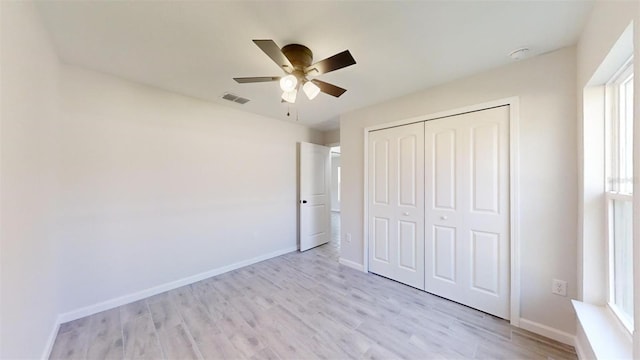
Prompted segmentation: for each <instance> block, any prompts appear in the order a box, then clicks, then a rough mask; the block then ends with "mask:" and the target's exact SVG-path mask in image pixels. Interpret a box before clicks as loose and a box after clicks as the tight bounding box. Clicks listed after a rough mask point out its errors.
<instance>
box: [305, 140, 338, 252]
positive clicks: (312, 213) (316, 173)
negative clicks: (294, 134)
mask: <svg viewBox="0 0 640 360" xmlns="http://www.w3.org/2000/svg"><path fill="white" fill-rule="evenodd" d="M330 182H331V161H330V155H329V148H328V147H326V146H321V145H316V144H310V143H305V142H302V143H300V207H299V219H300V226H299V229H300V235H299V238H300V246H299V248H300V251H305V250H309V249H311V248H313V247H316V246H318V245H322V244H325V243H327V242H329V239H330V238H331V236H330V235H331V234H330V231H331V230H330V223H329V211H330V202H331V196H330V193H329V191H330V190H329V186H330Z"/></svg>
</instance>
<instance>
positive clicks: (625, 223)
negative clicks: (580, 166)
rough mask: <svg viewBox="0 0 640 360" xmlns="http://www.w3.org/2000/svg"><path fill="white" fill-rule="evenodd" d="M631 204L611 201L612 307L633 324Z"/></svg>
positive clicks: (625, 201)
mask: <svg viewBox="0 0 640 360" xmlns="http://www.w3.org/2000/svg"><path fill="white" fill-rule="evenodd" d="M632 208H633V207H632V202H631V201H628V200H613V217H612V220H613V229H612V232H613V234H612V235H613V244H612V245H613V269H612V270H613V281H614V284H613V290H614V291H613V296H614V298H613V305H615V306H616V307H617V308H618V310H620V311H621V312H622V313H624V315H627V316H628V317H629V318H628V319H627V320H628V321H629V322H630V323H633V247H632V244H633V242H632V241H633V240H632V228H633V219H632Z"/></svg>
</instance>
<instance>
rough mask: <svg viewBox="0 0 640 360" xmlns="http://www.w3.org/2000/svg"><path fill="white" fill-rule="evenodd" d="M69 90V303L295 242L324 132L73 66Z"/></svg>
mask: <svg viewBox="0 0 640 360" xmlns="http://www.w3.org/2000/svg"><path fill="white" fill-rule="evenodd" d="M61 94H62V101H63V102H62V117H63V120H62V128H63V130H64V131H63V132H62V134H61V139H60V144H61V149H60V151H61V162H60V163H59V164H58V166H59V169H60V171H61V177H60V181H61V186H62V192H63V194H64V197H63V201H62V202H61V203H60V206H59V209H58V211H59V213H60V224H61V226H60V227H59V229H58V231H59V233H60V234H61V238H62V243H61V244H60V248H61V250H62V252H63V254H64V261H62V266H61V278H62V279H63V281H64V283H63V288H64V290H65V291H64V296H63V298H62V303H63V309H62V311H63V312H67V311H72V310H74V309H77V308H80V307H83V306H88V305H92V304H95V303H98V302H101V301H105V300H109V299H113V298H116V297H119V296H123V295H126V294H130V293H133V292H136V291H140V290H144V289H148V288H151V287H153V286H157V285H160V284H163V283H166V282H169V281H174V280H178V279H181V278H184V277H188V276H191V275H194V274H198V273H200V272H204V271H207V270H211V269H215V268H219V267H223V266H226V265H229V264H233V263H236V262H240V261H243V260H247V259H250V258H254V257H258V256H261V255H264V254H267V253H271V252H276V251H281V250H286V249H294V248H295V247H296V236H297V232H296V212H297V210H296V209H297V201H296V199H297V184H296V176H297V175H296V171H297V170H296V156H297V155H296V142H299V141H308V142H316V143H319V142H322V135H323V134H322V133H320V132H318V131H315V130H310V129H308V128H305V127H303V126H300V125H296V124H291V123H287V122H284V121H278V120H273V119H269V118H265V117H260V116H257V115H253V114H249V113H245V112H242V111H239V110H235V109H232V108H228V107H223V106H218V105H215V104H211V103H207V102H203V101H199V100H196V99H191V98H188V97H184V96H180V95H176V94H172V93H168V92H164V91H160V90H157V89H154V88H150V87H146V86H143V85H137V84H134V83H130V82H127V81H124V80H121V79H118V78H115V77H112V76H108V75H104V74H99V73H96V72H91V71H85V70H81V69H78V68H75V67H71V66H64V67H63V71H62V86H61ZM98 284H99V286H97V285H98Z"/></svg>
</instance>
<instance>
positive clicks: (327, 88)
mask: <svg viewBox="0 0 640 360" xmlns="http://www.w3.org/2000/svg"><path fill="white" fill-rule="evenodd" d="M310 81H311V82H312V83H314V84H316V85H318V87H319V88H320V91H322V92H323V93H325V94H329V95H331V96H335V97H340V95H342V94H344V92H345V91H347V89H343V88H341V87H339V86H335V85H333V84H329V83H327V82H324V81H320V80H317V79H313V80H310Z"/></svg>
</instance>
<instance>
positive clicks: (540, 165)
mask: <svg viewBox="0 0 640 360" xmlns="http://www.w3.org/2000/svg"><path fill="white" fill-rule="evenodd" d="M575 74H576V73H575V49H574V48H566V49H562V50H559V51H556V52H553V53H549V54H546V55H542V56H538V57H535V58H532V59H529V60H524V61H520V62H517V63H514V64H512V65H509V66H506V67H502V68H499V69H495V70H492V71H489V72H485V73H482V74H479V75H476V76H472V77H468V78H464V79H461V80H457V81H454V82H451V83H448V84H445V85H442V86H438V87H435V88H432V89H429V90H426V91H423V92H419V93H415V94H411V95H408V96H405V97H403V98H401V99H396V100H391V101H389V102H385V103H382V104H379V105H375V106H371V107H368V108H364V109H360V110H356V111H353V112H351V113H348V114H345V115H344V116H342V117H341V119H340V132H341V142H340V145H341V152H342V157H341V161H342V169H343V170H342V172H343V179H342V190H343V192H342V194H343V195H342V204H341V210H342V212H341V221H342V223H341V225H342V227H341V233H342V234H341V235H342V237H343V238H344V236H345V234H346V233H350V234H351V235H352V242H351V243H350V244H349V243H345V242H343V243H342V248H341V257H342V258H344V259H346V260H348V261H353V262H355V263H359V264H362V263H363V240H364V239H363V225H364V221H365V219H364V218H363V216H364V215H363V201H364V198H363V184H364V176H365V174H364V173H363V171H364V163H363V161H364V160H363V159H364V144H363V139H364V129H365V128H366V127H368V126H372V125H378V124H384V123H388V122H392V121H398V120H402V119H409V118H414V117H418V116H422V115H428V114H434V113H438V112H441V111H448V110H453V109H456V108H461V107H465V106H470V105H474V104H479V103H483V102H488V101H493V100H497V99H502V98H507V97H513V96H518V97H519V99H520V116H519V118H520V133H519V134H518V142H519V146H520V157H519V162H520V179H519V181H520V194H519V196H520V208H519V209H513V210H514V211H516V212H517V213H518V214H519V216H520V226H521V228H520V238H521V253H522V256H521V259H520V264H521V289H522V290H521V294H520V296H521V317H522V318H526V319H527V320H529V321H532V322H535V323H538V324H542V325H545V326H549V327H551V328H553V329H558V330H561V331H564V332H567V333H570V334H574V333H575V317H574V314H573V310H572V308H571V303H570V301H569V299H570V298H572V297H575V296H576V291H575V284H576V250H575V249H576V228H577V196H578V191H577V189H576V183H577V159H576V147H577V145H576V121H575V118H576V101H575V99H576V87H575V84H576V78H575ZM554 278H556V279H562V280H566V281H568V284H569V286H568V297H560V296H557V295H553V294H551V288H550V286H551V281H552V279H554Z"/></svg>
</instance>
